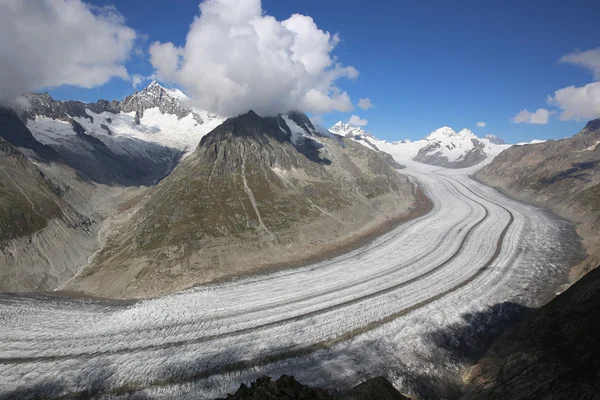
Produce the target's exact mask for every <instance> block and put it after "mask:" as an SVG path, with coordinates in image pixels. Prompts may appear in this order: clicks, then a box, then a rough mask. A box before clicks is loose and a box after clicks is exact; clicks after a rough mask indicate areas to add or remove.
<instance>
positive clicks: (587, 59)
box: [560, 47, 600, 79]
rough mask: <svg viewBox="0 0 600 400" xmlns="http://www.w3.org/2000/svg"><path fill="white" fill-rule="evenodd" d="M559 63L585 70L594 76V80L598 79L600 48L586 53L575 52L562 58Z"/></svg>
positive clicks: (599, 74)
mask: <svg viewBox="0 0 600 400" xmlns="http://www.w3.org/2000/svg"><path fill="white" fill-rule="evenodd" d="M560 62H561V63H567V64H574V65H579V66H581V67H584V68H587V69H589V70H590V71H592V73H593V74H594V79H600V47H597V48H595V49H592V50H587V51H579V50H578V51H575V52H573V53H570V54H567V55H565V56H563V57H562V58H561V59H560Z"/></svg>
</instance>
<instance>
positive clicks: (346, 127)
mask: <svg viewBox="0 0 600 400" xmlns="http://www.w3.org/2000/svg"><path fill="white" fill-rule="evenodd" d="M329 132H331V133H335V134H337V135H340V136H352V137H356V136H358V137H368V138H372V137H373V135H371V134H370V133H368V132H366V131H365V130H363V129H362V128H361V127H359V126H354V125H351V124H345V123H343V122H342V121H338V122H336V123H335V125H333V126H332V127H331V128H329Z"/></svg>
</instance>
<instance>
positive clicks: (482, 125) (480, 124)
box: [477, 121, 487, 128]
mask: <svg viewBox="0 0 600 400" xmlns="http://www.w3.org/2000/svg"><path fill="white" fill-rule="evenodd" d="M486 125H487V123H485V122H483V121H481V122H478V123H477V127H478V128H485V126H486Z"/></svg>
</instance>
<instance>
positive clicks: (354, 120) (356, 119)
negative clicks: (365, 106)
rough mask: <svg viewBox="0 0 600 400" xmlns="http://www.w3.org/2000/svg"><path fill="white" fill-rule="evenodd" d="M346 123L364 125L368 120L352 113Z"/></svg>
mask: <svg viewBox="0 0 600 400" xmlns="http://www.w3.org/2000/svg"><path fill="white" fill-rule="evenodd" d="M348 123H349V124H350V125H356V126H365V125H367V124H368V123H369V121H367V120H366V119H363V118H361V117H359V116H358V115H353V116H351V117H350V119H349V120H348Z"/></svg>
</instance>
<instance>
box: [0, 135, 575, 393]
mask: <svg viewBox="0 0 600 400" xmlns="http://www.w3.org/2000/svg"><path fill="white" fill-rule="evenodd" d="M377 146H378V147H380V148H381V149H382V150H384V151H388V152H390V153H391V154H392V155H393V156H394V157H395V158H396V159H397V161H398V162H400V163H401V164H403V165H406V167H407V168H406V169H404V170H403V173H405V174H407V175H409V176H411V177H412V178H414V179H416V180H418V182H419V183H420V184H421V185H422V187H423V189H424V190H425V192H426V194H427V195H428V196H429V197H430V198H431V200H432V201H433V202H434V207H433V210H432V211H431V212H430V213H429V214H427V215H425V216H422V217H420V218H417V219H414V220H412V221H410V222H408V223H405V224H404V225H402V226H400V227H398V228H396V229H395V230H393V231H392V232H390V233H388V234H386V235H383V236H381V237H379V238H377V239H376V240H374V241H373V242H372V243H371V244H369V245H367V246H365V247H363V248H360V249H357V250H355V251H352V252H351V253H348V254H345V255H343V256H340V257H337V258H335V259H332V260H329V261H325V262H321V263H318V264H315V265H311V266H308V267H304V268H298V269H288V270H283V271H280V272H277V273H272V274H269V275H263V276H254V277H248V278H243V279H237V280H233V281H230V282H225V283H220V284H215V285H206V286H201V287H198V288H196V289H193V290H188V291H185V292H181V293H178V294H175V295H170V296H166V297H163V298H158V299H152V300H146V301H139V302H136V303H132V304H128V303H117V302H110V301H94V300H79V299H64V298H54V297H45V296H12V295H3V296H0V304H1V307H0V337H2V340H0V397H11V396H14V397H16V398H21V397H26V396H27V395H32V394H34V393H44V394H46V395H47V396H62V395H66V394H68V393H72V392H81V391H85V390H92V393H95V392H94V391H106V392H110V393H112V394H113V395H116V394H119V395H122V396H124V395H127V394H130V393H133V392H136V391H142V392H143V393H142V394H144V395H146V396H148V397H150V398H173V397H183V398H185V397H186V396H189V398H211V397H216V396H218V395H223V394H224V393H225V392H227V391H232V390H233V389H234V388H235V387H237V386H238V385H239V384H240V383H241V382H248V381H250V380H252V379H254V378H256V377H258V376H262V375H271V376H276V377H277V376H279V374H282V373H287V374H293V375H295V376H296V377H297V378H298V379H299V380H300V381H304V382H310V383H311V385H314V386H324V387H329V388H331V387H334V388H340V389H341V388H344V387H348V386H351V385H354V384H356V383H357V382H360V381H362V380H364V379H365V378H367V377H371V376H376V375H385V376H387V377H388V378H390V379H391V380H392V381H393V382H394V384H395V385H396V386H397V387H398V388H399V389H401V390H403V391H405V392H413V393H414V392H415V391H418V390H419V389H418V385H416V384H414V382H415V377H417V376H418V377H424V378H427V379H429V378H432V379H433V378H436V377H443V376H445V375H444V374H448V373H450V372H455V371H458V370H459V369H460V368H461V367H463V366H464V363H465V361H463V360H462V359H461V358H460V357H457V356H456V354H455V353H453V352H451V351H446V350H444V349H443V348H442V347H440V346H441V345H440V343H439V342H438V341H436V340H434V338H436V337H438V336H436V334H437V333H439V332H440V331H442V332H444V331H447V330H450V332H452V333H453V334H455V335H456V340H458V341H459V342H460V339H461V336H460V335H466V334H467V333H465V332H467V331H468V330H465V329H460V327H461V326H463V325H464V324H465V320H464V319H463V316H464V315H466V314H467V313H475V312H487V311H489V310H490V307H491V306H494V305H497V304H499V303H503V302H506V301H512V302H515V303H518V304H522V305H526V306H533V305H537V304H539V301H540V299H542V297H543V295H546V294H548V290H553V289H554V288H555V284H556V283H557V282H558V280H559V279H560V277H561V276H562V275H561V274H562V272H564V271H565V270H566V267H567V264H568V263H569V261H570V258H571V257H574V256H576V253H577V251H578V247H577V245H576V241H575V240H574V237H573V233H572V231H571V229H570V228H569V226H567V225H566V224H565V223H563V222H561V221H558V220H556V219H553V218H552V217H551V216H549V215H548V214H546V213H545V212H543V211H542V210H540V209H537V208H534V207H530V206H527V205H524V204H521V203H518V202H515V201H512V200H510V199H508V198H506V197H504V196H502V195H500V194H498V193H497V192H496V191H494V190H492V189H490V188H488V187H485V186H483V185H481V184H479V183H477V182H475V181H473V180H471V179H469V178H468V177H467V176H468V175H469V174H471V173H472V172H473V171H474V170H473V168H470V169H469V168H467V169H461V170H448V169H443V168H439V167H434V166H429V165H424V164H420V163H416V162H413V161H411V157H412V156H411V154H410V152H406V151H404V150H402V148H401V147H400V146H395V145H392V144H388V143H385V142H378V143H377ZM501 310H504V309H502V308H501ZM490 315H491V317H490V318H491V319H492V320H493V319H494V318H496V319H499V318H502V317H503V316H502V315H495V314H493V313H492V314H490ZM487 322H490V321H487ZM457 327H459V328H457ZM477 329H480V330H485V329H486V325H485V324H482V325H481V326H478V327H477ZM453 330H456V332H454V331H453ZM453 337H454V336H453ZM110 393H109V394H110ZM194 396H197V397H194Z"/></svg>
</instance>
